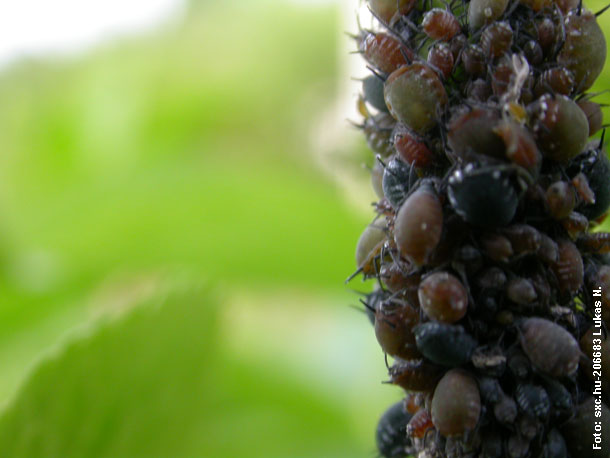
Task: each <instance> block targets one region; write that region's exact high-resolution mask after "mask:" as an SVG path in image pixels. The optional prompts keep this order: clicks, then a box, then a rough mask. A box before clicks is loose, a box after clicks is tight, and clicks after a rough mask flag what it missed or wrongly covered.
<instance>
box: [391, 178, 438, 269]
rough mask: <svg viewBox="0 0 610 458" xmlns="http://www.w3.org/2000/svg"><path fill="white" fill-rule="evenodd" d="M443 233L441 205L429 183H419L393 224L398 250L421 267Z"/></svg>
mask: <svg viewBox="0 0 610 458" xmlns="http://www.w3.org/2000/svg"><path fill="white" fill-rule="evenodd" d="M442 232H443V208H442V206H441V203H440V200H439V198H438V196H437V195H436V193H435V192H434V190H433V189H432V188H431V187H430V186H425V185H424V186H421V187H420V188H419V189H417V190H416V191H415V192H414V193H413V194H411V195H410V196H409V197H408V198H407V200H406V201H405V202H404V203H403V204H402V206H401V207H400V210H398V214H397V215H396V221H395V223H394V240H395V241H396V245H397V246H398V249H399V251H400V252H401V253H402V254H403V255H404V256H406V257H407V258H409V259H410V260H411V261H412V262H413V263H414V264H415V265H417V266H422V265H424V264H425V263H426V260H427V259H428V257H429V256H430V255H431V253H432V252H433V251H434V249H435V248H436V246H437V245H438V243H439V241H440V239H441V234H442Z"/></svg>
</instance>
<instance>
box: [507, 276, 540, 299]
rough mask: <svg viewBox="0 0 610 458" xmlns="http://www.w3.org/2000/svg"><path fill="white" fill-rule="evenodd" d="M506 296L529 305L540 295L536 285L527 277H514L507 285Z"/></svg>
mask: <svg viewBox="0 0 610 458" xmlns="http://www.w3.org/2000/svg"><path fill="white" fill-rule="evenodd" d="M506 296H507V297H508V298H509V299H510V300H511V301H513V302H515V303H516V304H520V305H527V304H530V303H532V302H534V301H535V300H536V299H537V298H538V295H537V294H536V290H535V289H534V285H533V284H532V282H531V281H529V280H528V279H526V278H518V277H515V278H512V279H511V280H509V282H508V284H507V285H506Z"/></svg>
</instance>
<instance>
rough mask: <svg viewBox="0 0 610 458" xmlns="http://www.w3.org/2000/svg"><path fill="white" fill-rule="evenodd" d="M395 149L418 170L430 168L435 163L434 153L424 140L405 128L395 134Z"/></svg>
mask: <svg viewBox="0 0 610 458" xmlns="http://www.w3.org/2000/svg"><path fill="white" fill-rule="evenodd" d="M394 148H395V149H396V152H397V153H398V154H399V155H400V157H401V158H402V159H403V160H404V161H405V162H406V163H407V164H409V165H412V166H414V167H417V168H426V167H429V166H430V165H431V164H432V162H433V161H434V153H433V152H432V151H430V149H429V148H428V146H427V145H426V143H424V140H423V139H422V138H421V137H420V136H419V135H417V134H416V133H415V132H413V131H412V130H410V129H408V128H407V127H404V126H402V127H401V128H399V129H398V130H397V131H396V132H395V134H394Z"/></svg>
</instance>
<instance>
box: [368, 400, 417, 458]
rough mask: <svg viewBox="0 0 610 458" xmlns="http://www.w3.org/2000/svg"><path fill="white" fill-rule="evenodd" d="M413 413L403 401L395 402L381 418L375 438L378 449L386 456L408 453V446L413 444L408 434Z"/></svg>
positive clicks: (385, 457)
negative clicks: (406, 408) (405, 406)
mask: <svg viewBox="0 0 610 458" xmlns="http://www.w3.org/2000/svg"><path fill="white" fill-rule="evenodd" d="M410 420H411V414H409V413H408V412H407V411H405V409H404V405H403V403H402V402H397V403H396V404H393V405H392V406H391V407H390V408H389V409H388V410H386V411H385V412H384V414H383V415H382V416H381V418H380V419H379V423H377V431H376V433H375V439H376V442H377V450H379V453H380V454H381V456H383V457H384V458H391V457H401V456H405V455H406V448H407V447H409V446H410V445H411V439H410V438H409V437H408V436H407V424H408V423H409V421H410Z"/></svg>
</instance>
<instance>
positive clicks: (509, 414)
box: [494, 396, 518, 425]
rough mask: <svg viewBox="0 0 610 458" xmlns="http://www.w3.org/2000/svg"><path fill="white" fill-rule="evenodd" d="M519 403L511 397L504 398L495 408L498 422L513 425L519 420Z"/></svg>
mask: <svg viewBox="0 0 610 458" xmlns="http://www.w3.org/2000/svg"><path fill="white" fill-rule="evenodd" d="M517 412H518V410H517V403H516V402H515V400H514V399H513V398H511V397H510V396H504V397H503V398H502V399H501V400H500V402H498V403H497V404H496V405H495V406H494V416H495V417H496V420H498V421H499V422H500V423H502V424H505V425H512V424H513V423H514V421H515V419H516V418H517Z"/></svg>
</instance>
